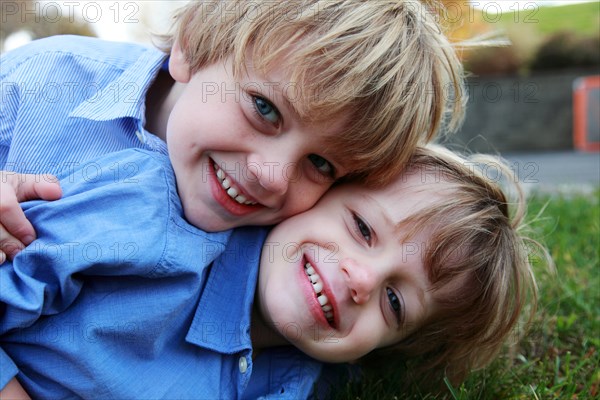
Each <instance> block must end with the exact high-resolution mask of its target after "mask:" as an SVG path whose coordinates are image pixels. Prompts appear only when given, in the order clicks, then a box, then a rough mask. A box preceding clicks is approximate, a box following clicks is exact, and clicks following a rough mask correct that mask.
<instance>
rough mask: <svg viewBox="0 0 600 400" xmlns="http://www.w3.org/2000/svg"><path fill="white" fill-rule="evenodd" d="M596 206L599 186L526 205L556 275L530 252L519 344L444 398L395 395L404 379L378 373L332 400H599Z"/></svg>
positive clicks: (599, 211)
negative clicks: (531, 281) (531, 302)
mask: <svg viewBox="0 0 600 400" xmlns="http://www.w3.org/2000/svg"><path fill="white" fill-rule="evenodd" d="M599 202H600V189H599V190H597V191H596V192H595V193H594V194H593V195H587V196H584V195H573V196H553V197H548V196H535V197H533V198H532V199H531V200H530V204H529V217H530V220H531V221H533V222H531V228H532V229H534V231H535V237H536V238H538V239H539V240H540V241H542V242H544V243H545V244H546V246H547V248H548V249H549V251H550V253H551V255H552V258H553V260H554V262H555V264H556V273H555V274H551V273H548V272H547V268H546V266H545V265H542V263H541V262H540V259H539V257H535V255H534V257H533V258H532V260H533V264H534V268H535V270H536V273H537V279H538V284H539V300H538V312H537V314H536V316H535V319H534V321H533V323H532V325H531V327H530V329H529V331H528V333H527V334H526V335H525V336H524V338H523V339H522V340H521V342H520V343H519V345H518V346H513V347H512V348H511V349H510V351H508V350H507V351H506V352H505V354H503V355H502V356H501V357H500V358H499V359H497V360H496V361H495V362H494V363H492V365H490V366H489V367H488V368H487V369H485V370H484V371H478V372H476V373H474V374H472V375H471V376H470V378H469V379H468V380H467V381H466V382H465V383H464V384H463V385H462V386H460V387H457V388H453V387H450V386H449V389H448V393H446V395H445V397H442V396H437V397H436V396H432V395H428V394H424V393H419V392H418V391H417V390H413V391H412V392H411V393H407V392H406V391H401V390H400V389H399V385H398V382H400V381H401V379H402V374H401V373H399V372H398V370H396V371H394V370H391V369H387V370H386V369H385V368H384V369H381V370H379V371H377V373H376V374H368V375H367V377H366V378H365V379H363V381H362V382H360V383H358V384H347V386H346V387H345V388H343V389H342V390H341V391H340V392H339V393H338V395H339V396H338V398H344V399H347V398H351V399H405V398H416V399H435V398H450V399H580V400H581V399H590V400H591V399H597V398H600V369H599V367H598V366H600V261H599V249H600V226H599V225H600V205H599ZM538 214H539V216H537V215H538ZM536 216H537V218H535V217H536ZM393 364H394V363H393V362H392V360H390V366H391V365H393Z"/></svg>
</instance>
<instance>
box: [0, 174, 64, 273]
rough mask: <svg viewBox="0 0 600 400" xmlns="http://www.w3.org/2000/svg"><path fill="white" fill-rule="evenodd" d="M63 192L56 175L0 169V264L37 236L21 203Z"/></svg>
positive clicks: (48, 197)
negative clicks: (21, 172)
mask: <svg viewBox="0 0 600 400" xmlns="http://www.w3.org/2000/svg"><path fill="white" fill-rule="evenodd" d="M60 196H61V190H60V185H59V184H58V181H57V180H56V178H54V177H53V176H50V175H28V174H17V173H14V172H8V171H0V264H2V263H4V261H5V260H6V257H8V258H10V259H12V258H14V257H15V255H17V253H18V252H19V251H21V249H23V248H24V247H25V246H26V245H28V244H29V243H31V242H32V241H33V240H34V239H35V230H34V229H33V226H32V225H31V223H30V222H29V220H28V219H27V217H25V213H24V212H23V210H22V209H21V206H20V205H19V203H20V202H22V201H27V200H37V199H43V200H56V199H59V198H60Z"/></svg>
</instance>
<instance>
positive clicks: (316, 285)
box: [304, 262, 334, 328]
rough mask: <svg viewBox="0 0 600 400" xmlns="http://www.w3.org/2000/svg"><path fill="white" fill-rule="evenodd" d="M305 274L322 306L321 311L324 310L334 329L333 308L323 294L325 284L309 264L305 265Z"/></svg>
mask: <svg viewBox="0 0 600 400" xmlns="http://www.w3.org/2000/svg"><path fill="white" fill-rule="evenodd" d="M304 272H305V273H306V276H307V277H308V279H309V280H310V283H311V286H312V288H313V290H314V291H315V296H316V298H317V301H318V302H319V304H320V305H321V310H323V314H324V315H325V319H326V320H327V322H328V323H329V325H330V326H331V327H332V328H333V325H334V318H333V307H332V306H331V303H330V302H329V299H328V298H327V296H326V295H325V293H323V282H321V277H320V276H319V274H317V272H316V271H315V269H314V268H313V267H312V266H311V265H310V263H308V262H307V263H306V264H304Z"/></svg>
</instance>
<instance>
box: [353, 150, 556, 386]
mask: <svg viewBox="0 0 600 400" xmlns="http://www.w3.org/2000/svg"><path fill="white" fill-rule="evenodd" d="M413 170H417V171H419V170H421V171H425V172H426V173H427V174H435V179H438V180H439V182H442V183H443V184H442V185H440V191H441V193H442V196H441V197H442V200H439V201H437V202H436V203H435V204H433V205H431V206H429V207H427V208H425V209H423V210H421V211H419V212H417V213H416V214H415V215H412V216H411V217H409V218H407V219H405V220H403V221H402V222H401V223H400V224H401V227H402V228H404V229H403V231H404V232H405V236H404V239H405V240H406V239H408V238H410V237H411V236H413V235H414V234H415V233H416V232H418V231H419V230H420V229H423V228H425V227H426V228H427V229H428V230H430V231H431V232H432V233H431V236H430V237H429V243H428V244H427V246H426V251H424V252H423V255H422V257H423V263H424V265H425V268H426V273H427V276H428V279H429V281H430V285H431V290H432V293H433V298H434V302H435V303H436V311H435V313H433V314H432V315H430V316H429V318H428V319H427V321H425V322H424V323H423V324H422V325H421V327H420V328H418V329H417V330H416V331H414V332H412V333H411V334H410V335H409V336H408V337H406V338H405V339H404V340H402V341H401V342H400V343H398V344H396V345H394V346H392V347H388V348H384V349H379V350H376V351H374V352H373V353H371V354H370V355H368V356H367V357H365V358H364V359H363V362H364V363H365V365H371V366H372V365H373V362H377V363H379V364H381V360H382V358H383V359H386V360H390V359H403V360H411V361H410V362H409V363H408V364H407V365H408V367H409V368H408V370H407V371H406V372H407V374H406V375H407V376H412V378H410V379H407V383H410V384H414V383H415V381H416V383H418V384H420V385H421V386H423V387H424V388H429V389H432V388H433V389H440V388H443V384H442V379H443V378H444V377H447V378H448V379H449V380H450V382H452V383H454V384H458V383H460V382H461V381H462V380H464V378H466V376H467V375H468V373H469V372H470V371H472V370H474V369H479V368H482V367H485V366H486V365H488V364H489V362H491V361H492V360H493V359H494V358H495V357H496V356H497V355H498V353H499V352H500V350H501V349H502V347H503V345H504V344H506V343H507V341H508V339H511V338H512V339H514V338H517V337H518V335H517V336H514V335H515V334H519V333H523V331H524V329H523V328H524V327H525V326H526V324H527V323H528V322H529V321H530V320H531V317H532V316H533V313H534V311H535V305H536V299H537V286H536V281H535V277H534V273H533V269H532V265H531V262H530V258H531V257H532V256H533V255H535V256H536V258H538V259H540V260H544V261H545V262H546V263H547V265H548V266H550V267H551V266H552V262H551V259H550V257H549V255H548V252H547V251H546V250H545V249H544V247H543V246H542V245H540V244H539V243H538V242H536V241H534V240H532V239H529V238H528V237H526V236H525V235H524V234H523V229H524V227H525V225H524V217H525V214H526V203H525V198H524V194H523V191H522V190H521V188H520V186H519V184H518V182H517V180H516V179H515V177H514V174H513V173H512V171H511V170H510V169H509V167H508V166H507V165H506V164H505V163H504V162H503V161H502V160H501V159H499V158H497V157H493V156H484V155H472V156H470V157H468V158H467V157H462V156H459V155H458V154H456V153H454V152H452V151H450V150H447V149H444V148H442V147H441V146H438V145H429V146H426V147H420V148H418V149H417V150H416V152H415V154H414V155H413V157H412V158H411V160H410V163H409V167H408V169H407V171H413ZM501 183H502V185H501ZM503 186H504V187H505V188H506V189H507V192H509V193H511V194H512V195H513V196H514V197H515V199H514V200H512V201H509V199H508V197H507V195H506V194H505V192H504V191H503V189H502V187H503ZM523 323H525V324H523Z"/></svg>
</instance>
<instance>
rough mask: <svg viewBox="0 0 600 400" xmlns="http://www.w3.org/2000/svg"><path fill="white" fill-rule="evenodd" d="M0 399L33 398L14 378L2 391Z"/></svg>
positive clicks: (20, 399)
mask: <svg viewBox="0 0 600 400" xmlns="http://www.w3.org/2000/svg"><path fill="white" fill-rule="evenodd" d="M0 399H2V400H30V399H31V398H30V397H29V395H28V394H27V392H25V390H24V389H23V387H22V386H21V384H20V383H19V381H18V380H17V378H12V379H11V380H10V381H9V382H8V383H7V384H6V386H4V389H2V390H0Z"/></svg>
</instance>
